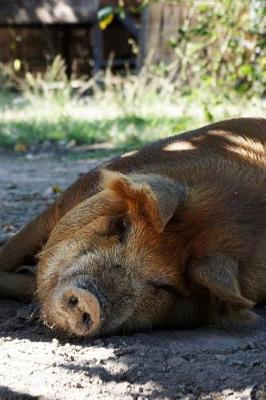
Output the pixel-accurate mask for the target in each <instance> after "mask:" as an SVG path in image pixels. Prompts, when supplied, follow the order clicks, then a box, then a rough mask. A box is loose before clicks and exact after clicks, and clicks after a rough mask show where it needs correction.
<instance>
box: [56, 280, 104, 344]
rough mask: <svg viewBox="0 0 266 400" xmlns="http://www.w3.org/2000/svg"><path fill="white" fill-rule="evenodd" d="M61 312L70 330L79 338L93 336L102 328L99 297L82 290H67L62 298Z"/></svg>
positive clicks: (74, 288)
mask: <svg viewBox="0 0 266 400" xmlns="http://www.w3.org/2000/svg"><path fill="white" fill-rule="evenodd" d="M60 297H61V298H60V300H59V301H60V303H61V304H60V305H61V310H63V313H64V318H65V320H66V321H67V323H68V325H69V327H70V330H71V331H72V332H73V333H75V334H76V335H78V336H86V335H92V334H93V333H94V332H95V331H97V329H98V328H99V326H100V322H101V319H100V317H101V309H100V303H99V301H98V299H97V297H96V296H95V295H94V294H93V293H91V292H90V291H88V290H86V289H83V288H80V287H71V288H65V289H64V290H63V291H62V295H61V296H60Z"/></svg>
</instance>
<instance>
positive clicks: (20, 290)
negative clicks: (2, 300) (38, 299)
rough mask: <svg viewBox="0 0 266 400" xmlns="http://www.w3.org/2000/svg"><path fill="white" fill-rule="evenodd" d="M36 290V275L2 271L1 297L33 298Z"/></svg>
mask: <svg viewBox="0 0 266 400" xmlns="http://www.w3.org/2000/svg"><path fill="white" fill-rule="evenodd" d="M35 292H36V279H35V276H34V275H31V274H28V273H27V274H25V273H24V274H22V273H12V272H4V271H0V294H1V297H6V298H14V299H21V300H25V301H29V300H32V298H33V296H34V293H35Z"/></svg>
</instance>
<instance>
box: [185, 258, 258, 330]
mask: <svg viewBox="0 0 266 400" xmlns="http://www.w3.org/2000/svg"><path fill="white" fill-rule="evenodd" d="M189 276H190V279H191V280H192V282H193V284H194V285H196V286H199V287H200V286H201V287H204V288H206V289H208V291H209V294H210V299H212V300H213V304H211V303H210V305H209V307H210V322H212V321H213V322H215V323H216V324H218V325H224V326H226V325H227V324H228V325H229V326H230V325H233V324H234V323H235V324H236V325H237V324H242V323H243V322H248V321H253V320H254V315H255V314H254V313H252V311H250V309H251V308H252V307H253V306H254V302H253V301H252V300H250V299H248V298H246V297H244V296H243V295H242V294H241V290H240V286H239V276H238V263H237V262H236V261H234V260H233V259H232V258H231V257H230V256H227V255H226V254H222V253H218V254H214V255H211V256H206V257H199V258H195V259H194V260H193V261H192V262H191V265H190V270H189ZM216 300H218V302H217V301H216ZM219 305H223V308H222V310H223V311H222V315H221V314H220V312H219V308H220V306H219Z"/></svg>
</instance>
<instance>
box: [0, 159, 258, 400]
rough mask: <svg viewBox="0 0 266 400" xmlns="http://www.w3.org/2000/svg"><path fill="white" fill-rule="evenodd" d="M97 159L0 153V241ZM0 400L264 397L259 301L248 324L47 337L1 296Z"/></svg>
mask: <svg viewBox="0 0 266 400" xmlns="http://www.w3.org/2000/svg"><path fill="white" fill-rule="evenodd" d="M96 164H97V161H95V160H89V159H88V160H86V161H84V160H80V159H73V158H70V157H65V156H64V155H62V154H57V155H53V154H40V155H32V154H26V155H14V154H11V153H10V154H7V153H0V205H1V207H0V242H3V241H4V240H5V239H6V238H7V237H8V236H10V235H12V234H14V233H15V232H16V231H17V230H18V229H19V228H21V227H22V226H23V225H24V224H25V223H26V222H27V221H28V220H29V219H30V218H32V217H33V216H35V215H36V214H38V213H39V212H40V211H41V210H42V209H43V208H44V207H45V206H46V205H47V204H48V203H49V202H51V201H52V200H53V198H54V197H55V196H56V194H54V193H53V187H54V189H55V188H57V187H58V186H59V187H60V188H64V187H66V186H67V185H68V184H69V183H70V182H72V181H73V180H75V179H76V178H77V177H78V175H79V174H81V173H84V172H85V171H88V170H89V169H90V168H92V167H93V166H94V165H96ZM0 302H1V305H0V307H1V313H0V360H1V361H0V399H3V400H8V399H46V400H47V399H49V400H54V399H60V400H61V399H68V400H75V399H78V400H83V399H108V400H113V399H123V400H129V399H134V400H144V399H187V400H192V399H202V400H203V399H204V400H207V399H230V400H233V399H241V400H242V399H243V400H248V399H253V400H265V399H266V329H265V328H266V307H265V308H261V309H258V310H257V311H258V313H259V314H260V315H261V319H260V322H259V323H258V324H257V325H256V326H252V327H250V328H246V329H243V330H239V331H229V332H228V331H219V330H216V329H212V328H204V329H196V330H185V331H164V332H153V333H139V334H135V335H131V336H128V337H127V336H116V337H109V338H104V339H94V340H88V339H87V340H84V339H83V340H79V341H78V340H72V341H68V340H65V339H64V338H58V337H55V336H54V334H53V332H52V331H50V330H48V328H46V327H43V326H42V325H41V324H40V323H39V322H38V321H37V320H36V319H34V318H31V315H32V307H31V306H30V305H27V304H23V303H19V302H12V301H8V300H0Z"/></svg>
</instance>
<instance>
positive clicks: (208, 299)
mask: <svg viewBox="0 0 266 400" xmlns="http://www.w3.org/2000/svg"><path fill="white" fill-rule="evenodd" d="M265 143H266V120H263V119H260V120H259V119H257V120H255V119H235V120H229V121H224V122H220V123H217V124H213V125H210V126H208V127H205V128H202V129H200V130H197V131H192V132H189V133H186V134H183V135H180V136H177V137H174V138H168V139H166V140H162V141H159V142H156V143H153V144H151V145H148V146H146V147H144V148H143V149H141V150H139V151H138V152H135V153H134V154H126V155H124V156H121V157H119V158H116V159H114V160H112V161H109V162H107V163H105V164H104V165H102V166H100V167H99V168H97V169H96V170H94V171H91V172H89V173H88V174H87V175H86V176H83V177H82V178H81V179H80V180H79V181H77V182H76V183H75V184H74V185H72V186H71V187H70V188H69V189H68V190H67V191H66V192H65V194H63V195H62V196H61V197H60V199H59V200H57V202H56V203H55V204H54V205H53V206H52V207H51V208H49V209H48V210H46V211H45V212H44V213H43V214H42V215H41V216H40V217H38V218H37V219H36V220H35V221H33V222H31V223H30V224H29V225H28V226H27V227H26V228H24V230H23V231H22V232H21V233H19V234H18V235H17V236H16V237H14V238H13V239H12V240H11V241H10V242H9V243H7V244H6V245H5V246H4V247H3V248H2V250H1V253H0V265H1V270H2V272H0V278H1V284H0V291H1V293H2V295H7V296H10V295H11V296H12V295H13V296H19V297H20V296H22V295H25V294H26V292H28V293H30V292H31V291H32V290H33V287H34V282H33V280H32V279H33V278H31V277H30V276H28V275H23V274H16V273H14V272H12V271H14V270H15V269H16V268H17V267H18V266H19V265H20V264H23V262H24V260H25V258H26V257H28V256H34V255H35V254H36V253H37V252H38V251H39V250H41V252H40V253H39V256H38V257H39V262H38V271H37V296H38V300H39V302H40V304H41V308H42V315H43V319H44V320H45V321H46V322H47V324H48V325H49V326H51V327H55V328H57V329H59V330H63V331H65V332H67V333H68V334H70V335H72V334H75V335H79V336H86V335H102V334H111V333H117V332H129V331H136V330H143V329H150V328H158V327H171V328H180V327H181V328H185V327H192V326H197V325H199V324H204V323H216V324H218V325H224V324H230V323H234V324H238V323H243V322H247V321H250V320H251V319H253V316H254V314H253V313H252V312H251V311H250V310H251V308H252V307H253V305H254V304H257V303H260V302H262V301H263V300H265V299H266V250H265V249H266V151H265V148H266V146H265ZM45 242H46V244H45V245H44V246H43V244H44V243H45Z"/></svg>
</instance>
